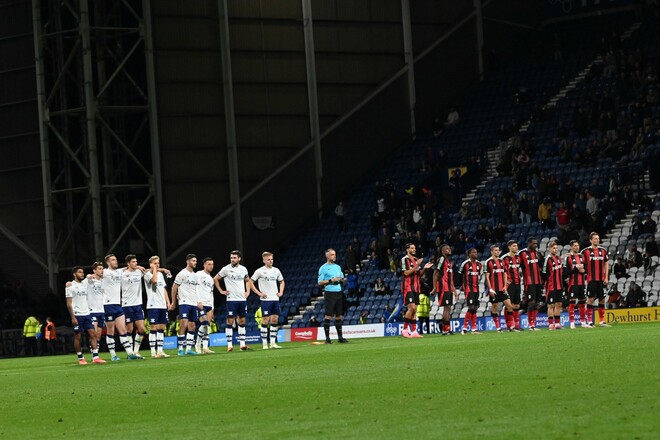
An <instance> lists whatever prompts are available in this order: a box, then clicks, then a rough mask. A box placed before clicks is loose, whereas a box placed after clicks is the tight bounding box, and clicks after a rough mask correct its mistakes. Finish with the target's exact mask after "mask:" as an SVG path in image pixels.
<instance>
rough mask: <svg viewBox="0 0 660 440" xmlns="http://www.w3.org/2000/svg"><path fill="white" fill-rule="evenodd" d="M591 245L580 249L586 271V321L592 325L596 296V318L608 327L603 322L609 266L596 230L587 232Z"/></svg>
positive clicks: (605, 324)
mask: <svg viewBox="0 0 660 440" xmlns="http://www.w3.org/2000/svg"><path fill="white" fill-rule="evenodd" d="M589 242H590V243H591V246H589V247H588V248H586V249H584V250H582V256H583V257H584V267H585V268H586V272H587V309H588V310H587V311H588V313H587V323H588V324H589V325H593V322H594V316H593V310H594V309H595V307H594V300H595V299H596V298H598V318H599V321H600V326H601V327H609V326H610V325H609V324H607V323H605V286H607V281H608V280H609V277H610V266H609V265H608V264H607V251H606V250H605V248H602V247H600V246H599V244H600V236H599V235H598V233H597V232H592V233H591V234H589Z"/></svg>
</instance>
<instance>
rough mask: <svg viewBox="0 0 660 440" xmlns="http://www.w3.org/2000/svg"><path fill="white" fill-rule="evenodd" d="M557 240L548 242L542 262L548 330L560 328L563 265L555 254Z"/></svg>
mask: <svg viewBox="0 0 660 440" xmlns="http://www.w3.org/2000/svg"><path fill="white" fill-rule="evenodd" d="M558 247H559V246H558V245H557V242H555V241H551V242H550V243H548V255H547V256H546V257H545V262H544V263H543V275H544V276H545V297H546V304H548V324H549V327H550V330H560V329H561V328H562V326H561V301H562V297H563V292H564V265H563V264H562V262H561V257H560V256H559V255H557V248H558Z"/></svg>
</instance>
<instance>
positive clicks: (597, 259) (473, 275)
mask: <svg viewBox="0 0 660 440" xmlns="http://www.w3.org/2000/svg"><path fill="white" fill-rule="evenodd" d="M589 242H590V246H589V247H587V248H585V249H583V250H582V251H580V246H579V244H578V242H577V241H575V240H573V241H571V242H570V252H569V253H568V254H566V255H564V256H563V257H562V256H560V255H559V254H558V250H559V246H558V244H557V243H556V242H554V241H553V242H550V243H548V247H547V249H548V255H547V256H546V257H545V259H544V258H543V256H542V254H541V253H540V252H539V251H538V240H536V239H535V238H530V239H528V241H527V247H526V248H525V249H522V250H519V249H518V242H517V241H515V240H511V241H509V242H508V243H507V247H508V253H507V254H506V255H504V256H503V257H502V258H500V247H499V246H498V245H493V246H491V248H490V254H491V256H490V258H488V260H486V261H485V263H484V264H482V263H481V262H480V261H478V260H477V256H478V253H477V250H476V249H470V250H469V251H468V252H467V257H468V258H467V259H466V260H465V261H464V262H463V263H462V264H461V266H460V268H459V270H458V272H459V274H460V276H461V281H462V282H461V290H462V291H463V293H464V294H465V297H466V303H467V308H468V310H467V312H466V314H465V319H464V320H463V327H462V330H461V333H463V334H467V333H468V331H470V332H471V333H473V334H478V333H479V331H478V328H477V310H478V308H479V296H480V293H481V291H482V289H481V285H480V279H481V275H482V274H484V275H485V276H484V278H485V287H486V289H487V290H488V298H489V301H490V302H491V304H492V306H491V316H492V319H493V322H494V324H495V327H496V329H497V331H498V332H502V331H503V329H502V328H501V326H500V318H499V304H500V303H502V304H503V305H504V316H505V322H506V328H507V330H509V331H511V332H518V331H521V330H522V327H521V322H522V319H521V316H520V306H521V303H522V299H523V298H524V299H525V300H526V303H527V319H528V326H529V329H530V330H532V331H536V330H538V329H537V328H536V318H537V314H538V306H539V303H540V302H541V301H542V300H543V296H542V295H543V291H544V290H545V302H546V304H547V306H548V324H549V328H550V330H560V329H562V328H563V327H562V324H561V316H560V315H561V312H562V301H563V298H564V296H566V298H567V300H568V303H569V306H568V315H569V322H570V328H571V329H575V328H576V327H575V307H576V305H577V308H578V312H579V316H580V325H581V327H584V328H593V326H594V312H595V311H596V310H597V311H598V318H599V325H600V326H601V327H609V325H608V324H607V323H606V322H605V286H607V280H608V279H609V265H608V263H607V261H608V255H607V251H606V250H605V249H604V248H603V247H601V246H599V245H600V236H599V235H598V233H596V232H592V233H591V234H589ZM440 253H441V255H440V256H439V259H438V262H437V265H435V267H434V265H433V264H432V263H431V262H427V263H426V264H424V265H422V263H423V259H421V258H417V257H416V256H415V254H416V249H415V245H414V244H411V243H409V244H407V245H406V255H405V256H404V257H403V258H402V260H401V268H402V287H401V291H402V294H403V297H404V304H405V305H406V306H407V311H406V314H405V315H404V323H403V332H402V335H403V336H404V337H407V338H419V337H422V336H421V335H420V334H419V333H418V332H417V329H416V313H417V304H418V301H419V291H420V278H421V276H422V275H423V274H424V273H425V272H426V271H427V270H430V269H431V268H434V273H433V290H432V291H431V293H430V294H431V295H433V294H437V296H438V305H439V306H442V308H443V312H442V320H441V321H442V326H441V327H442V334H443V335H451V334H452V332H451V330H450V324H449V320H450V317H451V309H452V307H453V304H454V301H457V300H458V297H459V296H458V290H457V289H456V287H455V285H454V274H453V264H452V262H451V247H450V246H449V245H447V244H444V245H442V246H441V248H440ZM523 295H524V296H523ZM595 300H598V305H597V307H596V305H595Z"/></svg>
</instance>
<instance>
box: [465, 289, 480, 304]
mask: <svg viewBox="0 0 660 440" xmlns="http://www.w3.org/2000/svg"><path fill="white" fill-rule="evenodd" d="M465 296H466V298H467V304H468V306H477V307H478V306H479V294H478V293H477V292H472V293H466V294H465Z"/></svg>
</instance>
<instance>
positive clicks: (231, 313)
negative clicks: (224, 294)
mask: <svg viewBox="0 0 660 440" xmlns="http://www.w3.org/2000/svg"><path fill="white" fill-rule="evenodd" d="M237 316H238V317H239V318H245V317H246V316H247V301H227V318H235V317H237Z"/></svg>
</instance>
